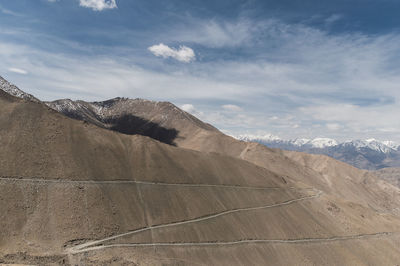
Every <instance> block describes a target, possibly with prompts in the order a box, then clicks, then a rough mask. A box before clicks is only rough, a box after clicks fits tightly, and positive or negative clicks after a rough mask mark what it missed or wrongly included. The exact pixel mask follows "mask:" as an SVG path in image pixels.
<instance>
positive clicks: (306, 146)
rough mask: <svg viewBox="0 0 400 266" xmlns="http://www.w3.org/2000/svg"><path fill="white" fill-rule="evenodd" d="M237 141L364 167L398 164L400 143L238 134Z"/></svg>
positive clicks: (382, 166)
mask: <svg viewBox="0 0 400 266" xmlns="http://www.w3.org/2000/svg"><path fill="white" fill-rule="evenodd" d="M234 137H236V138H237V139H239V140H243V141H250V142H257V143H260V144H263V145H266V146H268V147H271V148H279V149H284V150H291V151H300V152H307V153H312V154H323V155H328V156H330V157H332V158H335V159H338V160H340V161H343V162H346V163H349V164H351V165H353V166H355V167H358V168H360V169H366V170H377V169H381V168H387V167H398V166H400V144H397V143H396V142H394V141H379V140H376V139H367V140H347V141H343V142H338V141H336V140H334V139H330V138H315V139H289V140H284V139H281V138H279V137H277V136H274V135H271V134H266V135H261V136H257V135H238V136H234Z"/></svg>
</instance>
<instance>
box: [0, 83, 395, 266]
mask: <svg viewBox="0 0 400 266" xmlns="http://www.w3.org/2000/svg"><path fill="white" fill-rule="evenodd" d="M75 103H77V102H75ZM107 103H109V104H107ZM74 106H78V107H79V108H77V109H74V112H75V115H74V119H72V118H71V116H72V114H69V115H68V116H66V115H64V114H63V113H60V112H59V111H61V110H64V109H60V110H58V109H57V108H56V107H55V106H52V108H54V109H52V108H50V107H48V106H47V105H45V104H44V103H42V102H36V101H29V100H24V99H19V98H16V97H14V96H12V95H10V94H8V93H6V92H4V91H2V90H0V136H1V137H0V145H1V147H2V148H1V149H0V175H1V177H0V226H1V228H2V230H1V231H0V263H4V264H36V265H54V264H56V265H57V264H64V265H193V264H203V265H252V264H253V265H268V264H269V265H312V264H316V265H396V263H397V262H398V261H400V254H399V252H398V247H399V245H400V238H399V236H400V235H399V234H398V233H399V232H398V228H399V226H400V209H399V207H400V190H399V189H398V188H396V187H394V186H392V185H390V184H388V183H386V182H384V181H381V180H379V179H378V178H376V176H374V175H372V174H371V173H370V172H367V171H362V170H359V169H356V168H354V167H352V166H350V165H347V164H345V163H342V162H339V161H336V160H334V159H332V158H329V157H327V156H323V155H308V154H304V153H299V152H290V151H282V150H278V149H269V148H267V147H265V146H263V145H261V144H258V143H247V142H243V141H238V140H236V139H234V138H232V137H229V136H226V135H224V134H222V133H221V132H220V131H218V130H217V129H215V128H214V127H212V126H210V125H208V124H205V123H203V122H201V121H200V120H198V119H196V118H194V117H193V116H190V115H188V114H187V113H185V112H184V111H182V110H180V109H179V108H177V107H176V106H174V105H172V104H170V103H156V102H150V101H143V100H129V99H126V100H123V99H117V100H116V99H113V100H111V101H105V102H102V103H98V104H94V103H84V102H82V101H81V102H80V105H74ZM90 106H92V107H93V106H100V107H101V108H103V110H102V111H101V112H100V111H99V114H105V115H104V116H101V117H99V116H98V113H97V112H98V111H96V112H95V113H94V114H93V113H92V109H90V108H92V107H90ZM116 106H118V108H117V109H114V108H116ZM86 107H87V108H86ZM93 108H94V107H93ZM124 108H126V109H124ZM99 109H100V108H99ZM56 110H57V111H56ZM68 110H71V109H68ZM118 110H123V111H120V112H119V111H118ZM108 111H109V112H110V113H108ZM61 112H62V111H61ZM93 112H94V111H93ZM126 116H128V117H132V116H134V118H132V119H127V120H123V119H121V117H126ZM83 118H85V119H83ZM89 118H90V119H89ZM136 118H140V119H141V120H144V121H145V123H143V124H141V123H138V126H137V127H138V128H140V129H141V130H138V131H131V130H125V126H128V128H129V127H130V123H136V121H137V120H136ZM91 119H92V120H91ZM82 120H83V121H82ZM121 121H122V122H121ZM148 123H153V124H154V125H152V126H151V127H147V126H146V125H147V124H148ZM118 125H123V126H118ZM121 128H122V129H121ZM134 128H135V127H133V126H132V130H133V129H134ZM164 130H167V131H164ZM171 130H173V131H174V132H175V135H174V137H173V138H167V140H170V141H169V143H168V142H167V141H164V140H165V139H164V137H163V138H161V140H158V139H157V138H160V136H164V132H170V131H171ZM136 132H139V133H136ZM157 132H162V133H160V134H158V133H157ZM156 133H157V134H156ZM168 134H169V133H168ZM168 134H167V136H170V135H168Z"/></svg>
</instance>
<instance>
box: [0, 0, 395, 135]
mask: <svg viewBox="0 0 400 266" xmlns="http://www.w3.org/2000/svg"><path fill="white" fill-rule="evenodd" d="M399 13H400V1H397V0H379V1H376V0H329V1H328V0H260V1H258V0H217V1H215V0H213V1H210V0H202V1H198V0H196V1H195V0H185V1H181V0H164V1H159V0H158V1H155V0H13V1H9V0H0V76H2V77H4V78H6V79H7V80H9V81H10V82H12V83H14V84H16V85H17V86H18V87H19V88H20V89H22V90H24V91H26V92H28V93H31V94H33V95H35V96H36V97H38V98H39V99H41V100H55V99H60V98H70V99H83V100H89V101H94V100H96V101H97V100H106V99H109V98H114V97H118V96H120V97H129V98H145V99H149V100H156V101H170V102H172V103H174V104H176V105H177V106H179V107H181V108H182V109H184V110H185V111H188V112H190V113H192V114H194V115H195V116H197V117H199V118H200V119H202V120H203V121H206V122H208V123H211V124H213V125H215V126H216V127H218V128H219V129H221V130H223V131H224V132H227V133H230V134H253V135H263V134H266V133H271V134H274V135H277V136H280V137H281V138H315V137H330V138H335V139H337V140H339V141H343V140H348V139H368V138H376V139H379V140H394V141H397V142H400V119H399V114H400V105H399V104H398V103H399V100H400V88H399V87H400V75H399V74H400V16H399Z"/></svg>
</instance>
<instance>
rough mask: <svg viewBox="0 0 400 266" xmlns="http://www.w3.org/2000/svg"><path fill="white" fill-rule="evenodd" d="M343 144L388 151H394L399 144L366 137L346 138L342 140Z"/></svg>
mask: <svg viewBox="0 0 400 266" xmlns="http://www.w3.org/2000/svg"><path fill="white" fill-rule="evenodd" d="M343 145H347V146H353V147H355V148H358V149H360V148H368V149H371V150H375V151H379V152H383V153H389V152H392V151H395V150H397V149H398V148H399V145H397V144H395V142H393V141H379V140H376V139H367V140H359V139H357V140H348V141H345V142H343Z"/></svg>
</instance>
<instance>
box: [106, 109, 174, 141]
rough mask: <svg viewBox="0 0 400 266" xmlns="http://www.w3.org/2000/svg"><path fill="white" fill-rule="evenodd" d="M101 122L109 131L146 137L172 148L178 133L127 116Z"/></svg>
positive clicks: (135, 117) (141, 119) (132, 116)
mask: <svg viewBox="0 0 400 266" xmlns="http://www.w3.org/2000/svg"><path fill="white" fill-rule="evenodd" d="M102 122H103V123H105V124H107V125H109V129H111V130H114V131H117V132H120V133H122V134H127V135H142V136H147V137H150V138H153V139H155V140H158V141H160V142H163V143H166V144H169V145H174V146H175V143H174V140H175V139H176V137H177V136H178V133H179V132H178V131H177V130H176V129H167V128H165V127H162V126H160V125H159V124H157V123H153V122H151V121H148V120H145V119H143V118H140V117H137V116H134V115H128V114H126V115H123V116H121V117H115V118H109V119H105V120H103V121H102Z"/></svg>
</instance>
